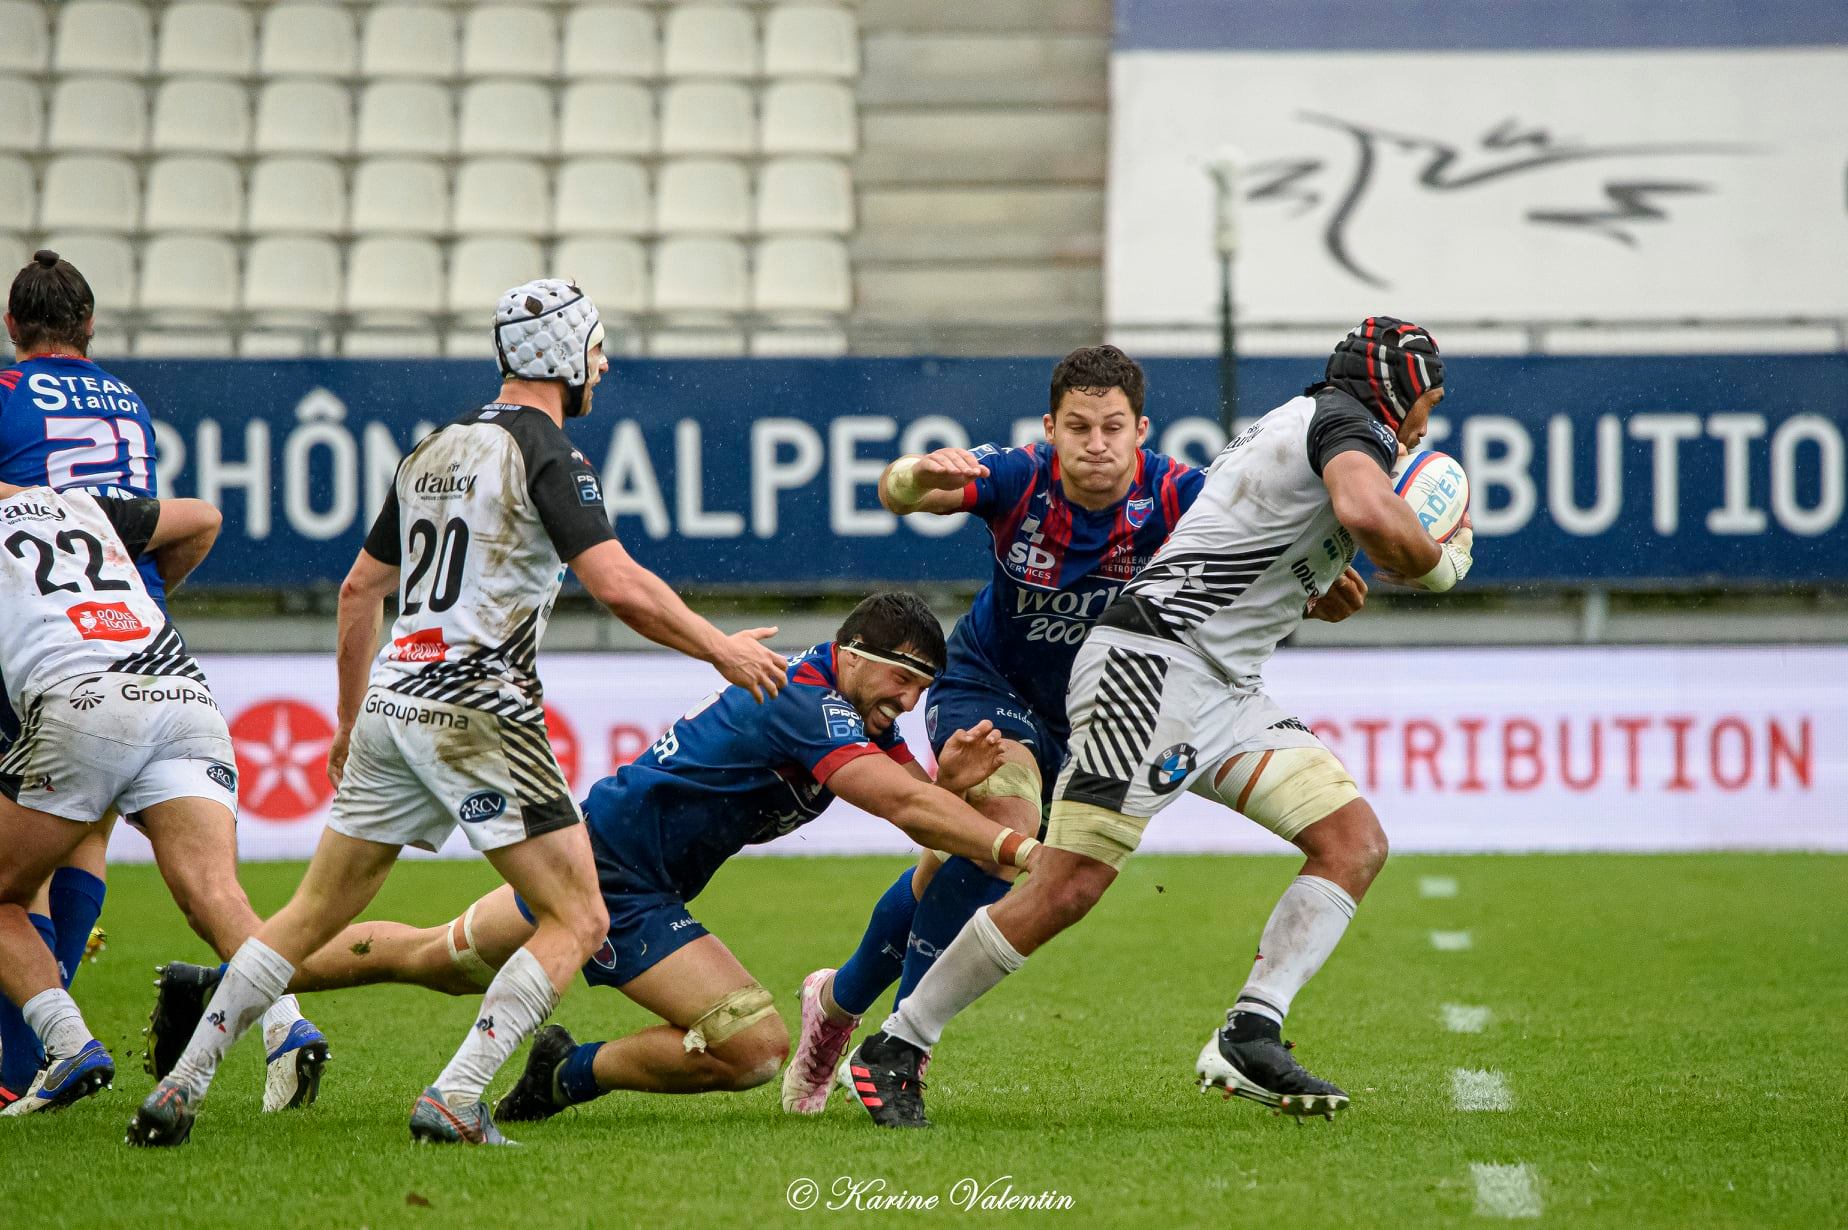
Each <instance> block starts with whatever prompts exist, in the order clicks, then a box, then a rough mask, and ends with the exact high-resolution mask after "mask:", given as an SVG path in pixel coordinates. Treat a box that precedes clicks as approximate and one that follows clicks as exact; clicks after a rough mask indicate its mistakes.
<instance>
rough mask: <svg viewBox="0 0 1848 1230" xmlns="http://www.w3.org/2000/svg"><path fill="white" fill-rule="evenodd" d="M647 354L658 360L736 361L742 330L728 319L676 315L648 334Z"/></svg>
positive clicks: (741, 349) (742, 349) (742, 342)
mask: <svg viewBox="0 0 1848 1230" xmlns="http://www.w3.org/2000/svg"><path fill="white" fill-rule="evenodd" d="M648 353H649V354H650V355H652V356H654V357H655V358H657V359H738V358H743V357H744V355H745V353H746V349H745V336H744V331H743V330H742V329H740V328H739V327H738V325H737V322H736V321H734V320H732V319H731V318H730V317H727V316H708V315H696V316H686V315H682V316H675V317H671V318H669V319H667V320H665V321H662V322H661V323H660V324H659V325H657V326H656V327H655V328H654V329H653V330H652V331H650V333H649V334H648Z"/></svg>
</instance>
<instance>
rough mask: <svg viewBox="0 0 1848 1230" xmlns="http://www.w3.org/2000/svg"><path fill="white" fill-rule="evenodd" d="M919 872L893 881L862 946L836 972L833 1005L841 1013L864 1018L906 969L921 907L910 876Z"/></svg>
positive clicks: (875, 909) (908, 871)
mask: <svg viewBox="0 0 1848 1230" xmlns="http://www.w3.org/2000/svg"><path fill="white" fill-rule="evenodd" d="M916 870H917V868H916V867H907V868H905V870H904V871H902V872H900V873H899V877H898V879H896V880H894V881H892V887H890V888H888V889H886V890H885V894H884V895H883V896H882V897H880V898H879V904H878V905H875V906H874V907H873V916H872V917H871V918H870V919H868V920H867V922H866V934H865V935H863V936H861V937H860V946H859V947H858V948H856V949H854V950H853V955H852V956H851V957H848V958H847V963H846V964H845V965H843V966H841V967H840V969H839V970H837V971H836V972H835V975H834V1002H835V1003H837V1004H839V1005H840V1007H841V1010H842V1011H844V1012H851V1013H853V1015H855V1016H863V1015H865V1013H866V1010H867V1009H868V1008H871V1007H872V1006H873V1001H874V1000H876V999H878V998H879V996H880V995H881V994H882V993H883V992H884V991H885V989H886V988H887V987H889V986H891V985H892V984H893V983H894V982H897V981H898V975H899V971H901V970H903V969H904V968H905V937H906V936H908V935H910V934H911V916H912V914H914V913H915V912H916V911H917V908H918V899H917V898H916V897H913V896H912V895H911V873H912V872H914V871H916Z"/></svg>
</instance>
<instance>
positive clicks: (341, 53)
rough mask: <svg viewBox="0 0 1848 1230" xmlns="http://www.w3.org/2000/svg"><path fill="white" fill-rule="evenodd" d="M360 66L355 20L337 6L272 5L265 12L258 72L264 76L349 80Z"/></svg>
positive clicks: (258, 56) (258, 55) (258, 54)
mask: <svg viewBox="0 0 1848 1230" xmlns="http://www.w3.org/2000/svg"><path fill="white" fill-rule="evenodd" d="M358 67H359V40H358V38H357V37H356V35H355V34H354V30H353V17H352V15H351V14H350V13H348V12H347V11H346V10H345V9H343V8H341V7H340V6H339V5H335V4H273V5H270V6H269V7H268V8H266V9H265V10H264V11H263V37H262V40H261V46H260V50H259V51H258V53H257V71H259V72H261V73H262V74H263V75H264V76H265V77H285V76H299V77H350V76H352V74H353V72H354V70H355V69H357V68H358Z"/></svg>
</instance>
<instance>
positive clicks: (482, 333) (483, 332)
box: [443, 324, 500, 365]
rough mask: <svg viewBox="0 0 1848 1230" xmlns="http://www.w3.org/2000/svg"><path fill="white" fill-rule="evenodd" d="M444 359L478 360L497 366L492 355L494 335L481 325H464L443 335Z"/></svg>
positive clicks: (496, 361)
mask: <svg viewBox="0 0 1848 1230" xmlns="http://www.w3.org/2000/svg"><path fill="white" fill-rule="evenodd" d="M443 357H444V358H445V359H480V360H481V361H482V362H484V363H494V364H496V365H498V364H499V362H500V360H499V359H498V358H497V357H496V356H495V353H494V334H493V333H492V332H491V331H490V330H489V329H487V328H486V327H485V326H483V325H479V324H465V325H462V326H460V327H457V328H452V329H450V330H449V331H448V332H447V333H445V334H444V335H443Z"/></svg>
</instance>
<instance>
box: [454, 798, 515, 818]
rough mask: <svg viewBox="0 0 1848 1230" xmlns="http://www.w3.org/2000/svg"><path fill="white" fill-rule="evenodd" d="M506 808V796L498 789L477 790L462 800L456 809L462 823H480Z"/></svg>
mask: <svg viewBox="0 0 1848 1230" xmlns="http://www.w3.org/2000/svg"><path fill="white" fill-rule="evenodd" d="M506 810H507V796H506V795H504V794H502V793H501V792H500V791H498V790H477V791H476V792H475V793H473V794H471V795H469V796H468V797H467V798H466V799H463V800H462V806H461V807H459V808H457V809H456V815H457V816H459V817H460V818H461V820H462V822H463V823H464V824H480V823H481V822H482V821H484V820H492V819H494V818H495V817H496V816H498V815H500V814H501V813H502V812H504V811H506Z"/></svg>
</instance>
